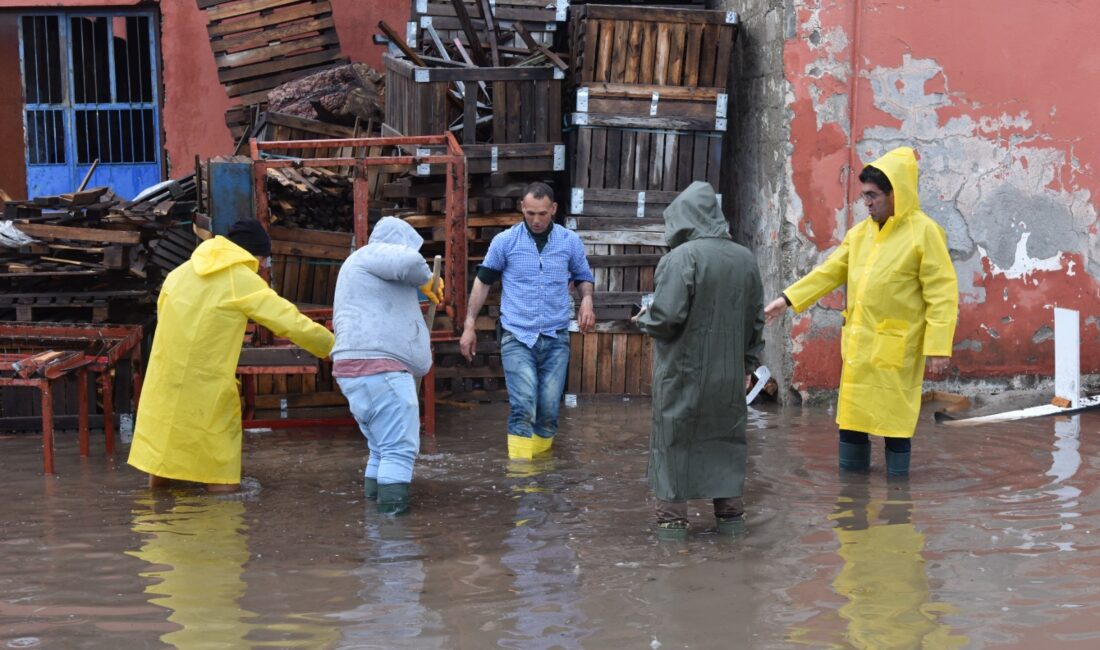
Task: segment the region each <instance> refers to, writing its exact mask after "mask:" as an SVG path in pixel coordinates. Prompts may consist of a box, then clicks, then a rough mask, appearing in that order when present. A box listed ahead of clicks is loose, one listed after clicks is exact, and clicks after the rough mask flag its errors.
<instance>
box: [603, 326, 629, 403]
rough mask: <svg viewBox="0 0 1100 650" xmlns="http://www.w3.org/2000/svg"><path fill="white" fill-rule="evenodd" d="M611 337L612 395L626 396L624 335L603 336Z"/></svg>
mask: <svg viewBox="0 0 1100 650" xmlns="http://www.w3.org/2000/svg"><path fill="white" fill-rule="evenodd" d="M604 336H610V337H611V387H610V390H609V392H610V393H611V394H612V395H625V394H626V392H627V391H626V349H627V335H626V334H604Z"/></svg>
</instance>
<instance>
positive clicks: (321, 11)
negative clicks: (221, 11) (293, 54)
mask: <svg viewBox="0 0 1100 650" xmlns="http://www.w3.org/2000/svg"><path fill="white" fill-rule="evenodd" d="M327 5H328V3H327V2H324V3H319V4H312V3H309V2H305V3H301V4H297V5H295V6H290V7H282V8H278V9H275V10H274V11H269V12H265V13H262V14H255V15H252V16H249V17H247V18H240V19H237V20H231V21H226V22H216V21H212V22H211V23H210V24H209V25H207V26H206V33H207V34H209V35H210V38H212V39H220V38H225V37H228V36H232V35H234V34H241V33H243V32H250V31H254V30H257V29H264V28H272V27H274V26H275V25H280V24H283V23H288V22H292V21H295V20H302V19H310V18H320V17H322V16H325V15H330V14H331V11H332V9H331V7H328V6H327ZM214 42H215V43H216V42H217V41H216V40H215V41H214Z"/></svg>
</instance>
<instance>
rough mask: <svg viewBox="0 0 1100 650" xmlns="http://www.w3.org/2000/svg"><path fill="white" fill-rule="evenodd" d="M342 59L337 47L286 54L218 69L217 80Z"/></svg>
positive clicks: (232, 79) (283, 70)
mask: <svg viewBox="0 0 1100 650" xmlns="http://www.w3.org/2000/svg"><path fill="white" fill-rule="evenodd" d="M343 59H344V56H343V55H342V54H341V53H340V49H339V48H332V49H327V50H321V51H320V52H309V53H307V54H299V55H296V56H288V57H285V58H282V59H276V60H274V61H266V62H264V63H256V64H253V65H245V66H240V67H235V68H228V69H225V70H219V71H218V81H220V82H221V83H223V84H224V83H227V82H230V81H240V80H243V79H251V78H253V77H260V76H266V75H271V74H274V73H281V72H286V71H288V70H302V69H306V68H311V67H312V66H316V65H319V64H322V63H329V62H331V61H337V60H343ZM303 76H304V75H303ZM270 87H274V86H270Z"/></svg>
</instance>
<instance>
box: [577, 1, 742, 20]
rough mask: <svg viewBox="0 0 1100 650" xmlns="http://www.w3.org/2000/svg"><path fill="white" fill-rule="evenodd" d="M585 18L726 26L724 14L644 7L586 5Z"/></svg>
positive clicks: (722, 12) (719, 12)
mask: <svg viewBox="0 0 1100 650" xmlns="http://www.w3.org/2000/svg"><path fill="white" fill-rule="evenodd" d="M585 16H586V17H587V18H588V20H589V21H591V20H592V19H599V20H616V21H622V20H645V21H650V22H658V23H705V24H709V25H726V24H727V23H726V12H724V11H708V10H703V9H672V8H663V7H645V8H644V9H639V8H637V7H634V6H629V5H627V6H618V5H595V4H593V5H586V10H585Z"/></svg>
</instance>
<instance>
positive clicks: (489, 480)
mask: <svg viewBox="0 0 1100 650" xmlns="http://www.w3.org/2000/svg"><path fill="white" fill-rule="evenodd" d="M505 415H506V407H504V406H503V405H491V406H490V405H484V406H479V407H477V408H476V409H474V410H451V409H448V410H443V411H441V413H440V421H441V422H440V432H439V434H438V436H437V438H436V442H435V444H434V445H429V446H428V449H426V450H425V455H424V457H423V458H422V459H421V461H420V463H419V464H418V468H417V469H418V475H417V477H416V479H415V482H414V508H415V510H414V513H413V514H412V515H411V516H409V517H405V518H401V519H398V520H396V521H395V520H384V519H383V518H381V517H379V516H378V515H377V514H376V513H375V512H374V509H373V507H372V505H373V504H370V503H368V502H365V501H364V499H363V498H362V495H361V468H362V465H363V463H364V461H365V457H366V445H365V443H364V441H363V440H362V438H361V437H360V436H359V434H358V433H356V432H354V431H350V430H343V431H316V430H312V431H297V432H295V431H292V432H279V433H264V434H254V435H249V436H248V438H247V441H246V451H245V474H246V476H248V477H250V478H249V480H248V481H247V486H246V487H247V489H246V491H245V493H244V494H243V495H241V496H238V497H236V498H225V497H212V496H207V495H206V494H204V493H202V492H199V491H197V490H179V491H172V492H167V493H163V494H152V493H150V492H149V491H148V490H146V489H144V487H143V477H142V476H141V475H139V474H138V473H137V472H136V471H134V470H132V469H131V468H129V467H128V466H126V465H125V463H124V459H125V452H123V453H120V454H118V455H117V456H116V457H115V458H114V459H105V458H104V456H103V452H102V445H101V443H99V442H98V441H97V444H94V445H93V455H92V457H91V458H89V459H86V460H80V459H79V458H78V455H77V450H76V441H75V436H72V435H63V436H62V437H61V442H60V444H59V452H58V471H59V475H58V476H56V477H44V476H43V475H42V474H41V473H40V472H41V451H40V446H39V445H40V440H39V439H38V438H37V437H26V436H20V437H0V469H2V478H0V481H2V485H3V491H2V494H3V497H2V499H0V512H2V513H3V514H2V522H3V523H2V526H3V529H2V533H0V647H9V648H26V647H41V648H163V647H178V648H188V649H190V648H248V647H264V648H267V647H270V648H523V649H543V648H547V649H548V648H801V647H837V648H843V647H856V648H909V647H925V648H951V647H972V648H986V647H1016V648H1037V647H1059V648H1061V647H1080V648H1095V647H1098V646H1100V612H1098V611H1097V607H1098V605H1100V549H1098V546H1100V494H1098V492H1097V485H1098V482H1100V481H1098V479H1097V476H1098V475H1097V467H1096V466H1097V463H1098V461H1097V460H1096V459H1097V458H1100V454H1098V453H1097V452H1098V451H1100V450H1098V449H1097V446H1098V441H1097V435H1096V434H1097V431H1098V429H1100V417H1097V416H1095V415H1093V416H1085V417H1082V418H1081V419H1080V421H1054V420H1051V419H1043V420H1032V421H1029V422H1023V423H1014V424H1011V425H1002V426H996V427H988V428H974V429H945V428H936V427H935V426H934V425H931V424H922V425H921V427H922V428H921V430H920V431H919V432H918V436H917V438H916V442H915V445H914V459H913V467H914V472H913V475H912V478H911V479H910V480H909V481H908V482H903V483H888V482H887V481H886V478H885V476H884V474H885V472H884V470H883V467H882V466H883V461H882V453H883V452H882V447H881V444H876V446H875V455H874V457H873V458H874V460H873V462H874V465H875V467H874V470H873V471H872V473H871V474H870V475H869V476H866V477H841V476H838V473H837V470H836V433H835V425H833V424H832V416H831V414H830V413H828V412H827V411H825V410H823V409H788V410H783V411H774V412H756V413H754V415H753V418H752V422H751V425H750V427H751V429H752V430H751V432H750V437H749V440H750V452H751V458H750V461H749V464H750V467H749V470H750V471H749V477H750V478H749V481H748V485H747V492H746V502H747V507H748V522H749V532H748V534H747V535H745V536H744V537H742V538H738V539H732V540H731V539H729V538H722V537H719V536H718V535H716V534H714V533H713V532H712V531H713V526H714V522H713V520H712V519H711V517H710V514H709V512H708V510H709V505H708V504H706V503H703V502H700V503H698V504H693V507H692V516H693V521H692V525H693V534H692V536H691V538H690V539H689V540H688V541H687V542H684V543H675V542H673V543H669V542H658V541H657V539H656V538H655V536H654V535H653V533H652V530H651V526H652V507H653V502H652V499H651V496H650V494H649V492H648V490H647V488H646V484H645V481H644V478H643V477H644V474H645V462H646V445H647V440H648V432H649V403H648V402H646V401H639V400H634V401H630V402H616V403H603V404H584V403H583V402H582V404H581V406H580V407H578V408H575V409H568V410H563V415H564V416H565V421H564V423H563V427H562V434H561V435H560V436H559V440H558V443H557V445H556V449H555V453H554V458H553V459H552V460H551V461H548V462H546V463H544V464H540V465H536V466H534V467H530V466H520V467H513V466H510V465H509V464H508V463H507V461H506V459H505V457H504V455H505V444H504V430H503V426H504V419H505Z"/></svg>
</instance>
